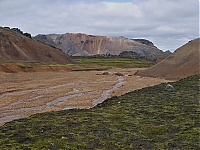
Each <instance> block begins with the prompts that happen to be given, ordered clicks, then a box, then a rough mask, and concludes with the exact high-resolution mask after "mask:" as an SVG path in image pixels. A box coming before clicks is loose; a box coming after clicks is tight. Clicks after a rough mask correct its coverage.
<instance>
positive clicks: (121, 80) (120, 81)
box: [92, 76, 124, 106]
mask: <svg viewBox="0 0 200 150" xmlns="http://www.w3.org/2000/svg"><path fill="white" fill-rule="evenodd" d="M123 84H124V77H122V76H118V83H117V84H115V85H114V86H113V87H112V88H111V89H109V90H105V91H103V93H102V94H101V97H99V98H98V99H95V100H93V102H92V103H93V105H94V106H96V105H97V104H100V103H102V102H103V101H104V100H106V99H107V98H108V96H109V94H110V92H112V91H114V90H116V89H117V88H119V87H121V86H122V85H123Z"/></svg>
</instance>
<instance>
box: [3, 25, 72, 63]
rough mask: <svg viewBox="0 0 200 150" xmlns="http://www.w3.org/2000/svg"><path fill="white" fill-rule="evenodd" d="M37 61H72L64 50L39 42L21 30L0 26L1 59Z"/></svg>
mask: <svg viewBox="0 0 200 150" xmlns="http://www.w3.org/2000/svg"><path fill="white" fill-rule="evenodd" d="M13 60H19V61H36V62H45V63H51V62H56V63H62V64H63V63H64V64H65V63H71V62H73V60H72V59H71V58H70V57H69V56H68V55H66V54H64V53H63V52H62V51H59V50H58V49H56V48H53V47H51V46H48V45H45V44H43V43H41V42H38V41H36V40H34V39H32V38H30V37H28V36H25V35H23V34H21V33H19V32H16V31H13V30H10V29H8V28H2V27H0V61H13Z"/></svg>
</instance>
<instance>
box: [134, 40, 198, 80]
mask: <svg viewBox="0 0 200 150" xmlns="http://www.w3.org/2000/svg"><path fill="white" fill-rule="evenodd" d="M199 73H200V38H198V39H195V40H192V41H190V42H188V43H187V44H185V45H183V46H181V47H180V48H178V49H177V50H176V51H175V52H174V53H172V54H171V55H169V56H168V57H167V58H165V59H164V60H163V61H161V62H160V63H158V64H156V65H154V66H152V67H150V68H148V69H146V70H143V71H138V72H137V73H136V74H137V75H140V76H151V77H161V78H166V79H179V78H185V77H187V76H191V75H194V74H199Z"/></svg>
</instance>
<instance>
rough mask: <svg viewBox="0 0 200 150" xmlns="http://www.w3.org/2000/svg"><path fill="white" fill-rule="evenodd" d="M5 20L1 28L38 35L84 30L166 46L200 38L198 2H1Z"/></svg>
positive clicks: (166, 47) (166, 0)
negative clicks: (9, 27) (20, 30)
mask: <svg viewBox="0 0 200 150" xmlns="http://www.w3.org/2000/svg"><path fill="white" fill-rule="evenodd" d="M112 1H113V0H112ZM0 18H1V23H0V25H1V26H11V27H19V28H21V29H22V30H23V31H25V32H30V33H32V34H33V35H36V34H39V33H42V34H48V33H66V32H76V33H77V32H84V33H86V34H96V35H109V36H125V37H128V38H147V39H149V40H152V41H153V42H154V43H155V44H156V45H157V46H158V47H159V48H161V49H163V50H165V49H170V50H174V49H176V48H178V47H179V46H181V45H182V44H184V43H186V42H187V40H191V39H193V38H197V37H198V36H199V1H198V0H133V1H132V2H125V1H122V0H121V3H110V2H108V1H107V2H105V0H97V1H93V0H76V1H71V0H59V1H55V0H34V1H33V0H17V1H15V0H0Z"/></svg>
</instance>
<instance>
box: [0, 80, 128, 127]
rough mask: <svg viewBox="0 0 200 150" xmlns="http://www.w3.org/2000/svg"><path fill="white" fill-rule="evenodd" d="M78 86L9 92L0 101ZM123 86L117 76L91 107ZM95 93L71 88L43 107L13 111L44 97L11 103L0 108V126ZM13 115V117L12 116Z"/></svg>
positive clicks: (94, 100)
mask: <svg viewBox="0 0 200 150" xmlns="http://www.w3.org/2000/svg"><path fill="white" fill-rule="evenodd" d="M80 84H81V83H67V84H60V85H56V86H51V87H47V88H38V89H31V90H24V91H15V92H9V93H4V94H2V95H0V99H1V98H4V97H6V96H10V95H18V94H23V93H29V92H37V91H43V90H47V91H48V90H52V89H57V88H60V87H64V86H70V85H80ZM123 84H124V77H122V76H118V80H117V83H116V84H115V85H114V86H113V87H112V88H111V89H108V90H104V91H103V92H102V94H101V96H100V97H99V98H98V99H93V101H92V103H93V106H96V105H97V104H99V103H102V102H103V101H104V100H106V99H107V98H108V97H109V95H110V93H111V92H112V91H114V90H116V89H118V88H120V87H121V86H122V85H123ZM96 92H98V91H97V90H96V91H87V92H82V91H80V90H78V89H77V88H73V89H72V90H71V91H70V92H68V93H66V96H62V97H58V98H56V99H55V100H53V101H50V102H48V103H46V104H44V105H40V106H34V107H27V108H18V109H15V108H14V106H16V105H18V104H21V103H25V102H26V101H28V100H29V101H30V100H36V99H39V98H41V97H44V96H45V95H38V96H36V97H31V98H29V99H26V101H25V99H22V100H20V101H17V102H13V103H11V104H9V105H7V106H4V107H2V108H0V113H1V114H3V116H4V117H2V118H0V125H1V124H4V123H6V122H9V121H12V120H15V119H19V118H22V117H24V116H25V113H26V112H30V111H38V112H41V111H43V110H45V109H49V108H53V107H56V106H59V105H62V104H64V103H66V102H67V101H68V100H69V99H71V98H74V97H82V96H86V95H92V94H94V93H96ZM48 96H50V97H51V96H56V95H48ZM74 108H77V107H76V106H68V107H65V108H63V110H67V109H74ZM78 108H79V109H82V108H86V107H78ZM88 108H89V107H88ZM13 113H14V114H15V115H13Z"/></svg>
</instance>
